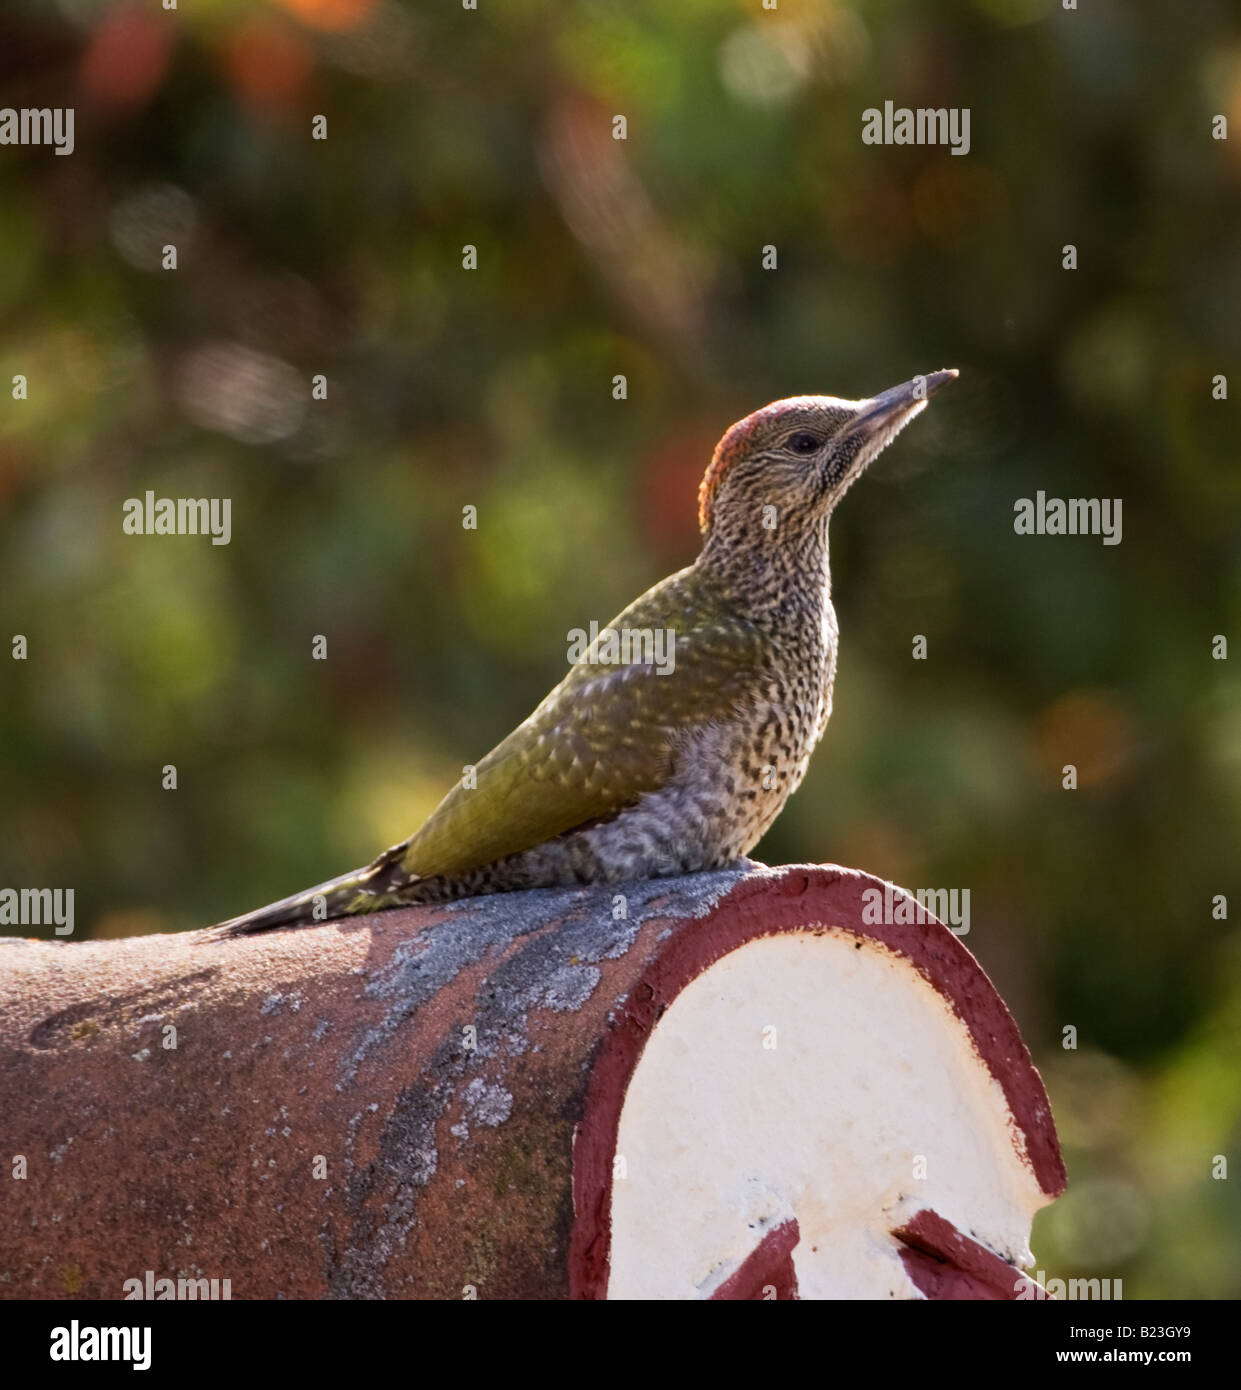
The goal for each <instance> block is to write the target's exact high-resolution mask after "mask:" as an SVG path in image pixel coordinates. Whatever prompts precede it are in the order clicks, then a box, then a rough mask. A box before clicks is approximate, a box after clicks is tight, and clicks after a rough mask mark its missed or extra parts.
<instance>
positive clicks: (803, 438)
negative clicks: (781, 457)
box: [788, 434, 823, 454]
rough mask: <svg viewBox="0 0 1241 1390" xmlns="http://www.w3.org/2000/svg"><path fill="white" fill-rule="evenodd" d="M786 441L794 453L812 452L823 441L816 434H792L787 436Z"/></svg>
mask: <svg viewBox="0 0 1241 1390" xmlns="http://www.w3.org/2000/svg"><path fill="white" fill-rule="evenodd" d="M788 443H789V448H790V449H792V451H793V452H794V453H795V454H813V453H814V452H815V450H816V449H818V448H820V447H821V446H822V444H823V441H822V440H821V439H820V438H819V436H818V435H817V434H793V435H790V436H789V441H788Z"/></svg>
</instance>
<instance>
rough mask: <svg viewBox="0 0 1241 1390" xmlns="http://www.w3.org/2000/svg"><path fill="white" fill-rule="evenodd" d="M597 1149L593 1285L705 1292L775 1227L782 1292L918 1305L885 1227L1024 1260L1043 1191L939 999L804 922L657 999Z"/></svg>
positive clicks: (879, 947) (844, 938) (740, 950)
mask: <svg viewBox="0 0 1241 1390" xmlns="http://www.w3.org/2000/svg"><path fill="white" fill-rule="evenodd" d="M929 929H930V930H935V931H944V930H945V929H944V928H943V927H941V926H940V925H939V924H938V923H934V924H932V926H931V927H930V928H929ZM973 968H974V969H975V970H977V967H976V966H974V967H973ZM977 975H978V978H979V979H980V980H981V981H982V982H983V984H984V985H985V986H986V988H987V990H988V991H990V985H989V984H987V982H986V979H985V976H983V975H982V972H981V970H977ZM616 1154H617V1155H618V1157H620V1158H622V1159H623V1169H622V1171H623V1174H624V1175H623V1176H620V1175H619V1174H617V1175H616V1176H614V1179H613V1183H612V1196H611V1227H612V1235H611V1251H610V1274H609V1278H608V1285H607V1292H608V1296H609V1297H611V1298H703V1297H710V1296H711V1295H712V1294H713V1293H714V1292H715V1291H716V1290H718V1289H719V1287H720V1286H721V1285H722V1284H723V1283H724V1282H725V1281H726V1280H727V1279H729V1278H730V1277H731V1276H732V1275H734V1274H735V1273H736V1271H737V1270H738V1269H739V1267H740V1266H741V1265H742V1263H743V1262H744V1261H745V1260H746V1258H747V1257H748V1256H750V1255H751V1254H752V1252H753V1251H754V1250H755V1248H756V1247H757V1246H758V1245H759V1243H760V1241H762V1239H763V1237H764V1235H765V1234H766V1233H768V1232H770V1231H772V1230H773V1229H775V1228H777V1227H779V1226H781V1224H782V1223H787V1222H789V1221H790V1220H795V1221H796V1223H797V1241H796V1245H795V1248H794V1249H793V1251H792V1261H793V1267H794V1270H795V1273H796V1280H797V1288H798V1293H799V1295H800V1297H802V1298H918V1297H921V1296H922V1294H921V1293H920V1292H919V1290H918V1288H917V1287H916V1286H915V1284H914V1283H913V1281H912V1280H911V1279H910V1277H909V1274H908V1273H907V1271H906V1266H905V1264H904V1263H903V1262H902V1251H903V1250H904V1249H905V1246H904V1245H903V1244H902V1242H901V1241H900V1240H898V1239H897V1237H896V1236H895V1235H893V1234H892V1232H893V1231H894V1230H895V1229H898V1228H901V1227H903V1226H905V1225H906V1224H907V1223H908V1222H909V1221H910V1220H911V1219H912V1218H913V1217H914V1216H915V1215H916V1213H918V1212H919V1211H923V1210H926V1209H930V1210H932V1211H934V1212H936V1213H938V1214H939V1216H941V1217H943V1218H946V1219H947V1220H948V1221H950V1222H951V1223H952V1224H953V1225H954V1226H955V1227H956V1228H957V1230H958V1231H959V1232H961V1233H963V1234H965V1235H967V1236H969V1237H972V1239H973V1240H975V1241H977V1242H979V1243H980V1244H981V1245H983V1246H985V1247H987V1248H988V1249H989V1250H991V1251H993V1252H995V1254H997V1255H998V1256H1000V1257H1001V1258H1002V1259H1003V1260H1005V1261H1006V1262H1008V1263H1009V1264H1012V1265H1018V1266H1025V1265H1028V1264H1029V1263H1030V1262H1031V1256H1030V1253H1029V1248H1028V1246H1029V1238H1030V1225H1031V1221H1032V1218H1033V1216H1034V1213H1035V1211H1037V1210H1038V1209H1039V1208H1040V1207H1042V1206H1044V1205H1046V1204H1047V1203H1048V1202H1049V1201H1050V1200H1051V1196H1050V1195H1049V1194H1048V1193H1047V1192H1045V1191H1044V1190H1043V1188H1042V1186H1041V1185H1040V1183H1039V1181H1038V1179H1037V1177H1036V1175H1035V1172H1034V1170H1033V1167H1032V1165H1031V1163H1030V1160H1029V1158H1028V1156H1027V1154H1026V1148H1025V1142H1024V1138H1023V1132H1022V1129H1021V1127H1020V1125H1019V1124H1017V1123H1016V1122H1015V1119H1014V1116H1013V1114H1012V1112H1011V1110H1010V1107H1009V1104H1008V1102H1007V1101H1006V1099H1005V1095H1004V1092H1003V1090H1002V1089H1001V1086H1000V1085H999V1083H998V1082H997V1080H996V1079H995V1076H994V1075H993V1073H992V1071H991V1070H989V1069H988V1066H987V1065H986V1063H985V1062H984V1060H983V1059H982V1057H981V1056H980V1055H979V1052H978V1049H977V1046H976V1044H975V1041H974V1038H973V1037H972V1035H971V1032H970V1029H969V1027H967V1025H966V1024H965V1022H963V1020H962V1018H961V1017H960V1016H959V1015H958V1013H957V1012H956V1011H955V1010H954V1008H953V1006H952V1004H951V1003H950V1001H949V999H948V998H946V997H945V995H944V994H942V993H941V992H940V991H939V990H938V989H936V988H935V987H934V986H933V985H932V984H931V983H930V982H929V981H928V980H927V978H926V977H925V976H924V975H923V974H922V973H921V972H920V971H919V970H918V969H917V968H916V967H915V965H914V964H913V963H912V962H911V961H910V960H909V959H908V958H907V957H906V956H904V955H901V954H899V953H898V952H896V951H894V950H891V949H890V948H888V947H887V946H885V945H884V944H883V943H882V942H879V941H876V940H874V939H872V938H870V937H866V936H859V935H855V934H853V933H852V932H850V931H848V930H846V929H843V928H836V927H828V928H816V926H815V925H813V924H811V925H808V926H807V927H806V928H805V929H804V930H800V931H785V932H782V933H780V934H779V935H773V936H765V937H758V938H755V939H751V940H748V941H745V942H743V943H742V944H740V945H739V946H738V947H737V948H736V949H734V950H732V951H731V952H729V953H728V954H727V955H725V956H723V957H722V958H721V959H719V960H718V961H716V962H715V963H714V964H713V965H711V966H709V967H708V968H707V969H706V970H704V971H703V973H701V974H700V975H698V976H697V978H695V979H693V980H691V981H690V982H689V983H688V984H687V985H686V987H685V988H684V989H683V990H681V992H680V993H679V994H677V996H676V997H675V998H674V999H673V1000H672V1001H671V1003H670V1005H669V1007H668V1008H667V1010H666V1011H665V1012H664V1014H663V1016H662V1017H661V1018H660V1019H659V1021H658V1022H657V1023H656V1024H655V1026H654V1028H653V1029H652V1031H651V1034H650V1036H649V1038H648V1039H647V1041H646V1043H645V1046H644V1047H643V1049H642V1053H641V1056H640V1057H639V1059H638V1061H637V1065H636V1068H635V1069H634V1072H633V1075H632V1077H631V1079H630V1081H629V1084H628V1087H627V1088H626V1092H625V1099H624V1102H623V1106H622V1109H621V1116H620V1123H619V1128H618V1135H617V1144H616ZM923 1173H924V1174H925V1176H922V1174H923Z"/></svg>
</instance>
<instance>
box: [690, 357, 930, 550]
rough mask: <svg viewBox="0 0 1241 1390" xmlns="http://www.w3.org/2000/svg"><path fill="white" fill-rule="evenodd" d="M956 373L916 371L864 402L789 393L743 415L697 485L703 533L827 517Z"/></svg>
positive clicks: (775, 527) (772, 527)
mask: <svg viewBox="0 0 1241 1390" xmlns="http://www.w3.org/2000/svg"><path fill="white" fill-rule="evenodd" d="M956 375H957V373H956V370H955V369H951V370H948V371H941V372H932V373H931V374H930V375H929V376H916V377H914V378H913V379H912V380H911V381H906V382H904V383H902V384H901V385H900V386H893V387H892V388H891V390H889V391H883V392H881V393H880V394H879V395H878V396H874V397H872V398H871V399H870V400H864V401H843V400H839V399H838V398H837V397H835V396H790V397H789V398H788V399H787V400H783V401H773V402H772V404H771V405H765V406H764V407H763V408H762V409H761V410H756V411H755V412H754V413H753V415H747V416H746V417H745V419H744V420H738V421H737V423H736V424H735V425H733V426H732V428H731V429H729V431H728V432H727V433H726V434H725V435H724V437H723V439H721V440H720V442H719V443H718V444H717V445H716V447H715V454H714V455H713V457H712V459H711V464H710V467H708V469H707V471H706V474H705V476H704V477H703V480H702V486H701V487H700V488H699V490H698V524H699V527H700V528H701V530H702V532H703V535H704V536H705V535H708V534H709V533H710V532H712V531H713V530H715V529H717V528H719V527H721V526H725V525H727V527H728V529H730V530H733V529H737V528H741V529H744V530H746V531H749V530H750V528H752V527H763V528H764V529H766V530H768V531H771V530H779V529H780V528H781V527H782V525H783V524H784V522H785V521H786V520H793V521H813V520H816V519H818V518H820V517H825V516H827V515H828V514H829V513H830V512H831V510H832V508H833V507H834V506H835V505H836V503H837V502H839V501H840V499H841V497H842V496H843V495H844V493H845V491H846V489H847V488H848V487H849V485H850V483H852V482H853V480H854V479H855V478H856V477H857V476H858V475H859V474H860V473H861V472H862V470H863V469H864V468H865V467H866V465H867V464H868V463H869V462H870V461H871V459H873V458H874V457H875V456H876V455H877V454H879V453H880V452H881V451H882V450H883V449H884V448H885V447H886V446H887V445H888V444H890V443H891V442H892V440H893V439H895V438H896V436H897V435H898V434H899V433H900V432H901V430H902V429H903V428H904V427H905V426H906V425H907V424H908V423H909V421H910V420H912V419H913V418H914V416H915V415H917V414H919V413H920V412H921V411H923V410H924V409H925V408H926V403H927V401H928V400H929V399H930V397H931V396H933V395H934V394H935V392H936V391H938V390H939V389H940V387H942V386H943V385H945V384H946V383H947V382H949V381H951V380H952V379H953V378H954V377H955V376H956ZM768 509H772V510H768Z"/></svg>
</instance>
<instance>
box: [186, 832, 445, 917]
mask: <svg viewBox="0 0 1241 1390" xmlns="http://www.w3.org/2000/svg"><path fill="white" fill-rule="evenodd" d="M404 848H405V846H404V845H403V844H402V845H394V846H393V848H392V849H390V850H387V851H385V852H384V853H383V854H381V855H380V856H379V858H378V859H376V860H375V861H374V863H372V864H368V865H367V866H366V868H364V869H354V870H352V871H351V872H350V873H347V874H341V875H340V876H339V877H338V878H329V879H327V880H326V881H325V882H323V883H317V884H316V885H315V886H314V887H313V888H307V889H305V890H304V891H303V892H301V893H295V894H293V896H292V897H290V898H281V899H280V900H279V901H278V902H274V903H268V905H267V906H266V907H259V908H255V910H254V911H253V912H246V913H243V914H242V915H241V916H240V917H230V918H229V920H228V921H227V922H220V923H218V924H217V925H216V926H215V927H214V928H213V930H214V931H216V932H218V933H219V934H220V935H221V936H249V935H252V934H253V933H254V932H261V931H271V930H272V928H274V927H291V926H303V925H305V924H306V923H310V922H316V923H317V922H328V921H331V920H332V919H333V918H336V917H349V916H354V915H356V914H358V913H362V912H376V911H378V910H379V909H381V908H384V907H393V906H395V905H396V900H395V899H394V898H393V896H392V895H393V894H394V892H395V891H396V890H397V889H399V888H402V887H406V886H408V885H409V884H411V883H415V882H417V876H416V875H412V874H406V873H403V872H402V871H401V868H400V857H401V852H402V851H403V850H404Z"/></svg>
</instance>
